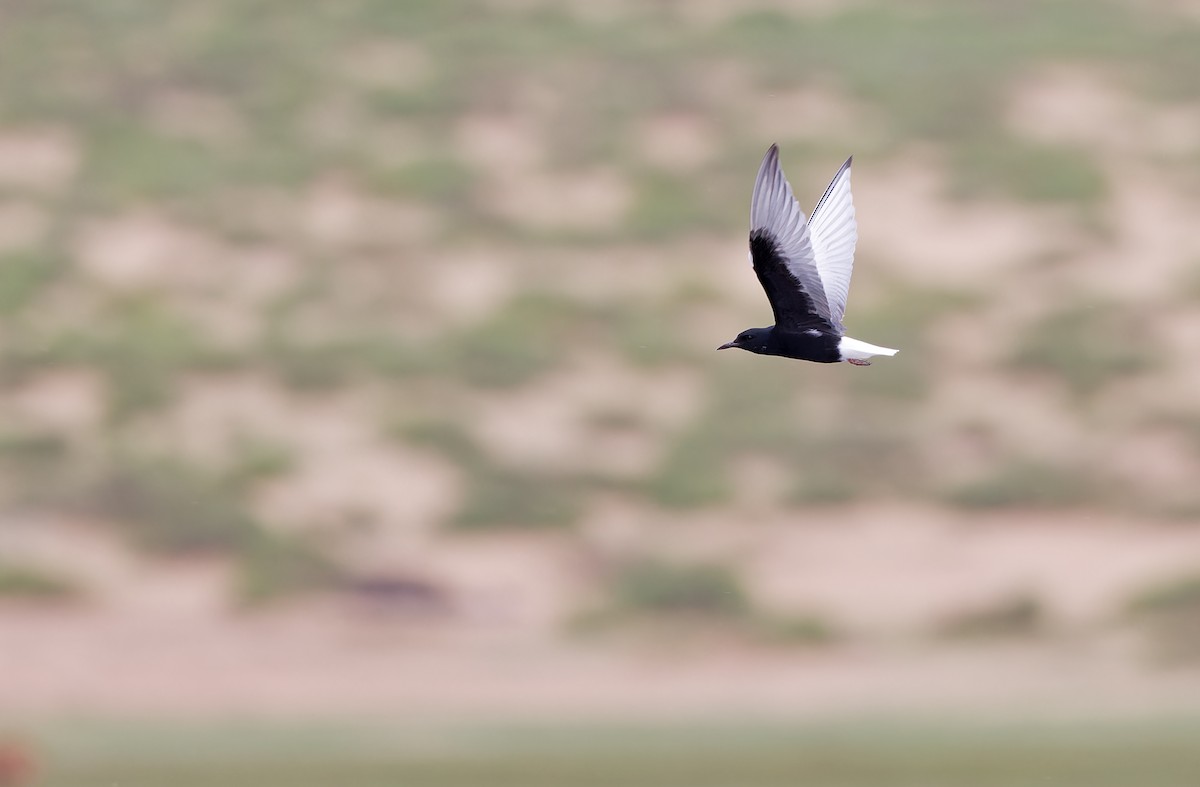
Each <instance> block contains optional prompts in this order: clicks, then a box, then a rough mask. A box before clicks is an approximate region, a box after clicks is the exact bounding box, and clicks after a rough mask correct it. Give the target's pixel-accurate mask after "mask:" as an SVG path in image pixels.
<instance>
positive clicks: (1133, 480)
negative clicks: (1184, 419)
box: [1104, 429, 1200, 506]
mask: <svg viewBox="0 0 1200 787" xmlns="http://www.w3.org/2000/svg"><path fill="white" fill-rule="evenodd" d="M1194 441H1195V439H1194V437H1192V436H1189V435H1184V434H1180V433H1179V432H1168V431H1150V430H1145V429H1143V430H1141V431H1133V432H1132V433H1127V434H1122V435H1120V437H1119V438H1108V439H1106V440H1104V442H1105V443H1107V444H1108V445H1107V450H1105V451H1104V455H1105V456H1106V457H1107V458H1108V461H1107V463H1106V465H1107V467H1109V468H1110V469H1111V470H1112V471H1113V472H1114V474H1115V476H1116V478H1117V479H1119V480H1120V481H1121V482H1123V483H1125V484H1129V485H1131V486H1132V487H1133V488H1134V489H1135V490H1137V491H1136V494H1139V495H1140V496H1142V497H1144V498H1145V499H1147V500H1153V501H1155V502H1157V503H1159V504H1163V505H1164V506H1167V505H1170V504H1171V503H1174V502H1177V501H1188V500H1194V499H1195V491H1196V490H1195V487H1196V479H1197V478H1200V461H1197V457H1196V452H1195V451H1194V450H1193V446H1192V445H1191V443H1193V442H1194Z"/></svg>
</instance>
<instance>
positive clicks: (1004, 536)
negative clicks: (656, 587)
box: [0, 509, 1200, 718]
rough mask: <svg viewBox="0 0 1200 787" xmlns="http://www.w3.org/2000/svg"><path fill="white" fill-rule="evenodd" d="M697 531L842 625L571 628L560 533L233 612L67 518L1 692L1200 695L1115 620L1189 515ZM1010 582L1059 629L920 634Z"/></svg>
mask: <svg viewBox="0 0 1200 787" xmlns="http://www.w3.org/2000/svg"><path fill="white" fill-rule="evenodd" d="M885 513H886V514H888V515H887V516H885ZM53 527H54V525H53V524H50V525H47V523H42V524H41V526H40V527H39V528H38V531H37V532H39V533H45V532H46V530H47V528H49V529H53ZM64 527H65V526H64ZM651 527H652V528H653V529H654V530H655V531H659V532H661V530H662V529H667V528H669V527H670V524H669V523H665V522H662V523H653V524H652V525H651ZM689 527H692V528H693V529H694V533H695V539H693V541H692V542H691V547H690V551H691V552H692V554H693V555H695V556H697V557H702V556H703V555H704V554H705V553H706V552H710V551H723V552H725V553H726V554H730V555H732V556H734V559H735V560H737V561H738V562H740V564H741V565H743V566H744V568H745V571H746V573H747V575H748V577H749V578H750V585H751V588H750V589H751V591H752V593H753V595H754V596H755V598H756V599H757V600H758V602H759V603H760V604H761V605H762V606H764V607H766V608H770V609H777V610H781V611H786V610H793V611H795V610H803V609H808V610H819V611H821V612H822V613H824V614H827V615H829V616H830V618H831V619H832V620H837V621H839V623H840V624H842V625H843V628H844V630H845V632H846V638H845V639H844V640H843V641H842V642H841V643H839V644H834V645H829V646H821V647H804V646H790V647H781V646H773V647H768V646H765V645H762V644H758V645H755V644H750V643H748V642H747V641H746V640H745V639H744V638H738V637H735V636H732V635H728V634H727V635H721V634H718V633H713V632H711V631H710V632H705V633H696V632H693V633H692V634H691V635H689V636H682V637H676V636H675V635H673V634H669V633H668V634H667V635H665V636H660V637H654V636H651V637H649V638H646V637H641V638H635V637H631V636H622V635H617V636H614V635H606V636H602V637H600V638H595V637H592V638H588V639H578V638H573V637H571V636H567V635H564V633H563V627H562V626H563V623H564V620H565V618H566V616H567V614H568V613H569V610H570V607H571V606H572V603H573V602H574V601H576V600H577V599H578V598H579V597H580V593H583V592H584V589H582V588H575V589H572V581H571V577H570V576H569V570H568V569H567V568H566V567H567V566H569V565H570V564H571V560H570V557H571V556H570V554H569V553H568V552H565V551H564V550H565V549H566V547H565V546H564V544H565V543H566V542H563V543H556V542H555V541H554V540H553V539H544V540H537V539H529V540H525V541H522V540H521V539H494V540H491V541H488V540H481V541H480V542H478V543H477V544H475V545H474V546H471V545H467V546H461V545H460V547H459V548H457V549H455V550H453V553H452V554H451V555H446V554H443V555H440V556H439V555H436V554H431V555H430V556H429V561H428V564H431V565H437V566H438V567H439V569H438V570H439V572H440V574H439V578H440V579H441V580H442V581H443V585H444V586H445V587H447V588H448V589H449V590H448V592H450V593H451V597H452V598H453V599H454V602H453V603H452V604H451V605H449V607H448V610H438V609H433V608H430V607H429V606H422V605H420V604H415V605H414V604H413V603H411V601H401V602H396V601H395V600H393V601H391V602H387V601H384V602H380V601H379V600H378V599H374V600H371V599H366V598H364V597H362V596H359V597H354V596H350V595H342V596H338V597H328V598H322V599H317V600H311V601H306V602H303V603H301V602H292V603H291V604H289V605H288V606H285V607H277V608H274V609H269V610H259V611H237V610H233V609H231V608H230V606H229V604H228V600H227V598H226V595H225V592H224V590H223V589H224V588H226V587H228V584H229V582H228V580H229V574H228V566H226V565H224V564H221V563H218V562H206V561H192V562H188V563H175V564H160V563H147V562H144V561H142V560H140V559H138V558H135V557H134V556H132V555H131V554H129V553H126V552H123V551H122V550H120V549H119V548H116V547H115V546H114V545H113V544H111V543H107V542H104V541H103V539H93V540H92V541H91V542H90V543H89V542H88V540H87V538H86V537H82V536H80V535H79V534H76V535H75V536H74V537H73V538H71V539H60V540H59V543H69V544H73V545H74V548H75V549H76V554H75V560H76V568H77V570H78V571H79V572H80V573H82V574H83V575H86V576H89V577H90V578H91V581H92V585H93V588H94V589H95V590H96V596H95V600H94V601H92V602H90V603H89V604H87V605H84V606H64V607H62V608H58V609H49V610H48V609H46V608H45V607H41V608H33V607H29V606H21V605H13V604H9V605H6V606H3V607H0V706H2V707H3V715H6V716H11V715H19V716H22V717H34V716H44V715H62V714H68V715H75V714H82V715H95V714H99V715H185V716H225V715H230V714H232V715H238V716H243V715H248V716H265V717H280V716H293V715H328V714H336V715H343V714H344V715H358V714H384V715H393V714H398V715H412V714H417V715H421V716H428V715H440V716H447V717H464V718H483V717H495V716H504V717H514V716H516V717H520V716H529V717H558V716H580V717H643V716H646V717H654V716H664V717H667V716H687V715H691V714H696V715H701V716H704V715H711V714H749V715H755V714H759V715H778V716H802V717H803V716H816V717H824V716H836V715H843V714H852V715H854V714H862V715H872V714H881V713H882V714H888V713H897V714H917V715H920V714H947V713H958V712H970V713H978V714H996V715H1012V714H1037V715H1050V716H1057V715H1062V716H1112V715H1129V714H1138V713H1166V712H1190V711H1196V710H1200V671H1196V670H1187V669H1167V668H1164V667H1159V666H1155V665H1154V663H1153V662H1152V660H1151V659H1150V657H1149V652H1148V650H1147V647H1146V643H1145V642H1144V641H1142V640H1141V639H1140V638H1139V636H1138V635H1137V633H1136V632H1135V631H1133V630H1132V629H1129V628H1128V627H1124V626H1121V625H1119V624H1114V619H1116V616H1117V614H1118V611H1119V608H1120V605H1121V604H1122V603H1123V601H1124V600H1125V599H1126V598H1127V597H1128V595H1129V594H1130V593H1131V592H1133V591H1134V590H1136V589H1138V588H1140V587H1141V586H1142V585H1143V584H1144V583H1145V582H1148V581H1151V580H1153V579H1158V578H1161V577H1162V576H1164V575H1169V574H1170V573H1171V572H1177V571H1181V570H1184V569H1185V568H1190V567H1192V566H1194V562H1193V560H1192V556H1194V555H1195V554H1197V552H1200V533H1195V532H1189V531H1188V530H1186V529H1172V528H1162V529H1159V530H1157V531H1156V532H1153V533H1147V532H1146V530H1145V526H1144V525H1143V526H1135V525H1133V524H1132V523H1126V522H1120V521H1104V520H1099V519H1096V518H1079V519H1078V520H1076V521H1071V520H1070V519H1066V520H1064V519H1063V518H1061V517H1058V518H1053V517H1038V516H1025V517H995V518H991V519H987V520H981V521H971V522H969V523H965V524H964V522H963V521H961V520H960V519H957V518H955V517H953V516H950V515H946V514H942V515H938V514H937V513H936V512H933V511H925V510H916V509H896V510H887V511H885V510H882V509H861V510H854V511H849V512H845V513H842V514H839V515H831V516H828V517H827V518H826V519H825V520H824V521H823V522H821V523H796V522H790V523H784V522H767V523H759V524H756V525H755V524H747V526H746V527H744V528H728V527H725V528H719V529H718V528H712V529H711V530H706V528H705V523H703V522H699V523H697V522H692V523H690V524H689ZM7 532H9V533H10V534H11V533H12V532H14V529H12V528H10V529H9V530H8V531H7ZM26 532H27V533H29V532H33V530H32V529H31V530H28V531H26ZM730 533H736V534H738V535H736V536H733V537H731V536H730ZM47 543H49V541H48V540H47V539H45V538H42V539H41V540H39V538H36V537H27V538H26V539H25V540H24V541H23V542H22V541H18V540H14V539H13V538H11V537H10V538H9V540H8V541H7V542H6V544H5V546H6V547H8V548H10V549H15V548H22V549H24V550H25V552H26V554H28V555H34V554H36V553H38V550H39V549H41V550H42V551H41V553H40V554H41V555H42V557H43V559H44V558H46V557H47V556H48V554H49V550H47V548H46V544H47ZM39 545H40V546H39ZM58 557H59V559H65V557H64V556H63V555H59V556H58ZM85 563H86V564H87V566H88V568H86V569H85V567H84V564H85ZM576 584H582V583H576ZM1014 592H1032V593H1034V594H1035V595H1036V597H1037V598H1038V599H1039V600H1040V601H1041V603H1042V604H1043V605H1044V606H1045V608H1046V610H1047V616H1048V633H1046V634H1044V635H1040V636H1037V637H1035V638H1032V639H1017V640H1007V641H1006V640H1003V639H1001V640H984V641H978V642H948V641H945V640H939V639H938V638H936V637H934V636H932V635H931V634H930V627H931V626H933V625H936V623H937V621H939V620H941V619H943V618H944V616H945V615H946V614H949V613H951V612H953V611H955V610H961V609H964V608H965V609H971V608H976V607H979V608H986V607H987V606H988V604H994V603H997V602H998V601H1002V600H1003V599H1006V598H1009V597H1011V595H1012V594H1013V593H1014Z"/></svg>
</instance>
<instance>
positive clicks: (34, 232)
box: [0, 200, 50, 254]
mask: <svg viewBox="0 0 1200 787" xmlns="http://www.w3.org/2000/svg"><path fill="white" fill-rule="evenodd" d="M49 231H50V214H49V212H48V211H46V210H45V209H44V208H41V207H39V206H37V205H35V204H33V203H30V202H15V201H10V200H6V201H4V202H0V254H4V253H7V252H12V251H23V250H25V249H32V248H35V247H37V246H39V245H41V244H42V243H43V242H45V240H46V237H47V234H48V233H49Z"/></svg>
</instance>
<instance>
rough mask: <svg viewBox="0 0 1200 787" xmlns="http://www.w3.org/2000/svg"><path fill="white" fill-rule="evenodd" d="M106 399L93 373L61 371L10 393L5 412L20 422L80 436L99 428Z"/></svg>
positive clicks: (101, 383)
mask: <svg viewBox="0 0 1200 787" xmlns="http://www.w3.org/2000/svg"><path fill="white" fill-rule="evenodd" d="M105 395H106V393H105V388H104V382H103V380H102V379H101V378H100V376H99V375H98V374H97V373H96V372H95V371H93V370H91V369H69V368H62V369H55V370H52V371H45V372H41V373H39V374H38V375H37V376H36V377H34V378H33V379H32V380H29V381H28V382H26V383H25V384H24V385H22V386H21V387H20V388H17V389H15V390H14V391H12V392H11V393H9V394H8V396H7V397H6V402H5V409H6V410H7V412H8V413H9V415H11V416H14V417H15V418H16V419H17V420H19V421H21V422H24V423H27V424H30V425H34V426H37V427H44V428H48V429H51V430H55V431H61V432H63V433H66V434H72V435H74V436H81V435H87V434H92V433H93V430H95V429H97V428H98V427H99V426H100V424H101V421H102V419H103V417H104V408H105Z"/></svg>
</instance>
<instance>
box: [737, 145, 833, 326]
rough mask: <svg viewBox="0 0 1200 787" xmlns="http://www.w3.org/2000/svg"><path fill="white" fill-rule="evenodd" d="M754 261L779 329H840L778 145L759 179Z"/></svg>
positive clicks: (753, 216) (753, 211)
mask: <svg viewBox="0 0 1200 787" xmlns="http://www.w3.org/2000/svg"><path fill="white" fill-rule="evenodd" d="M750 258H751V261H752V262H753V264H754V271H755V273H757V274H758V279H759V281H760V282H761V283H762V286H763V290H765V291H766V293H767V298H768V300H770V301H771V308H772V310H773V311H774V312H775V323H776V325H777V326H779V327H780V328H783V329H785V330H787V329H803V328H809V327H813V326H814V325H821V324H823V327H826V328H829V327H836V328H838V329H840V321H835V320H834V319H833V318H832V312H831V311H830V307H829V303H828V301H827V299H826V291H825V287H824V285H823V284H822V281H821V274H820V272H819V269H818V267H817V257H816V252H815V249H814V246H813V243H812V238H811V237H810V232H809V226H808V222H807V221H806V220H805V216H804V211H803V210H801V209H800V204H799V203H798V202H797V201H796V198H795V196H794V195H793V194H792V187H791V185H790V184H788V181H787V178H786V177H785V176H784V174H783V169H782V168H781V167H780V166H779V146H778V145H772V146H771V147H770V149H769V150H767V153H766V155H765V156H763V160H762V164H761V165H760V166H759V169H758V176H757V178H755V181H754V192H753V194H752V196H751V198H750ZM843 302H844V299H843Z"/></svg>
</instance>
